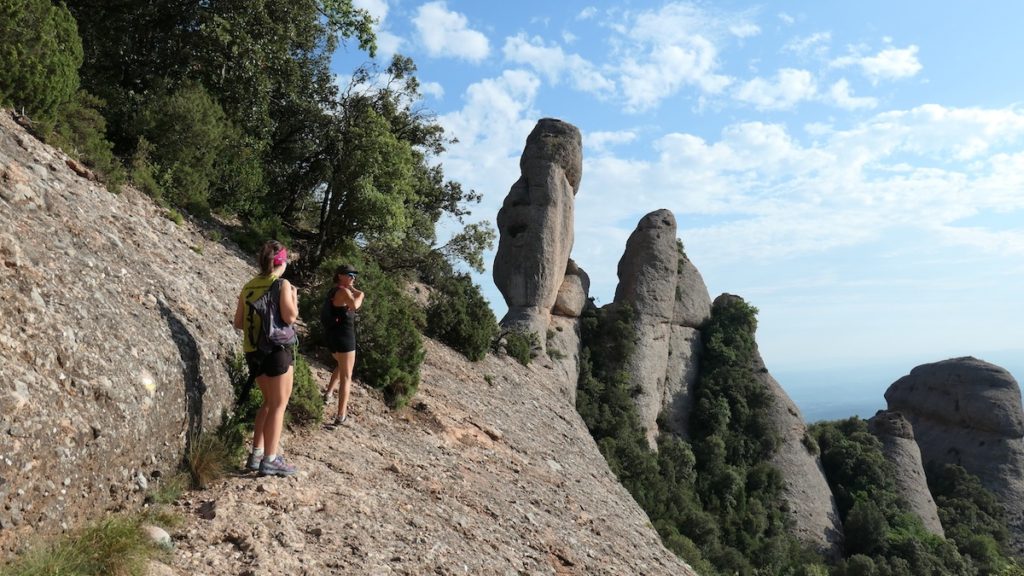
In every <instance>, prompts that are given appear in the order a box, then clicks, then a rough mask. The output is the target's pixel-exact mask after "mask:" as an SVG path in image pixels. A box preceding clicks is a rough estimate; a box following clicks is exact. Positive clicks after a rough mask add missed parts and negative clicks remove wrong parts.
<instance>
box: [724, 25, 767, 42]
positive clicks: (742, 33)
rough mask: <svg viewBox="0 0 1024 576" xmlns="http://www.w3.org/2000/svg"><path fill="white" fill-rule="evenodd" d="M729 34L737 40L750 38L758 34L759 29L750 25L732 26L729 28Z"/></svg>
mask: <svg viewBox="0 0 1024 576" xmlns="http://www.w3.org/2000/svg"><path fill="white" fill-rule="evenodd" d="M729 32H731V33H732V35H733V36H735V37H737V38H750V37H752V36H757V35H758V34H760V33H761V28H760V27H759V26H758V25H757V24H751V23H744V24H734V25H732V26H729Z"/></svg>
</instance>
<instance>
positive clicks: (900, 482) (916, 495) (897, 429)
mask: <svg viewBox="0 0 1024 576" xmlns="http://www.w3.org/2000/svg"><path fill="white" fill-rule="evenodd" d="M868 430H870V431H871V433H872V434H874V435H875V437H876V438H878V439H879V440H880V441H881V442H882V452H883V453H884V454H885V457H886V458H887V459H888V460H889V461H890V462H892V463H893V464H894V465H895V467H896V488H897V489H898V490H899V493H900V496H902V497H903V498H904V499H905V500H906V501H907V503H908V504H909V505H910V509H911V511H913V512H914V514H916V515H917V516H918V517H919V518H920V519H921V521H922V522H923V523H924V527H925V529H926V530H928V531H929V532H931V533H932V534H936V535H939V536H945V532H944V531H943V529H942V522H940V521H939V511H938V508H936V506H935V500H934V499H932V494H931V491H929V490H928V480H927V478H926V477H925V475H924V464H923V463H922V461H921V449H920V448H918V446H917V442H916V441H915V440H914V429H913V427H912V426H911V425H910V422H909V421H907V419H906V418H904V417H903V415H902V414H900V413H899V412H890V411H886V410H879V411H878V413H877V414H875V415H874V416H873V417H872V418H871V419H870V420H868Z"/></svg>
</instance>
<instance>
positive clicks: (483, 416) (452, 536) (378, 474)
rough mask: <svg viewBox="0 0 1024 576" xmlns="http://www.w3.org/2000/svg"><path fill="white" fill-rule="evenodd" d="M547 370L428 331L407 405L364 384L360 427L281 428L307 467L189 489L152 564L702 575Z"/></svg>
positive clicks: (250, 570)
mask: <svg viewBox="0 0 1024 576" xmlns="http://www.w3.org/2000/svg"><path fill="white" fill-rule="evenodd" d="M552 371H553V370H551V369H549V368H544V367H542V366H539V365H537V364H531V366H530V367H529V368H524V367H522V366H520V365H519V364H517V363H516V362H515V361H511V360H510V359H508V358H499V357H495V356H491V355H489V356H488V357H487V358H485V359H484V360H482V361H480V362H478V363H469V362H467V361H466V360H465V359H464V358H463V357H462V356H460V355H459V354H457V353H455V352H453V351H452V350H450V349H448V348H446V347H444V346H441V345H439V344H436V343H433V342H429V341H428V342H427V358H426V362H425V364H424V366H423V384H422V385H421V388H420V391H419V393H418V394H417V396H416V398H415V399H414V400H413V402H412V405H411V407H409V408H407V409H405V410H403V411H401V412H397V413H396V412H392V411H390V410H388V409H387V408H386V407H384V405H383V404H382V402H381V401H380V400H379V398H378V397H377V396H376V394H375V393H374V392H373V391H369V392H368V391H367V390H366V389H364V388H363V387H361V386H359V385H357V386H356V387H355V388H354V395H353V403H352V414H353V417H352V418H351V420H352V423H351V424H350V425H348V426H345V427H342V428H339V429H337V430H326V429H322V430H321V429H317V430H311V431H309V432H306V433H302V434H300V435H297V436H295V435H290V434H289V435H286V438H285V440H286V443H287V446H286V451H287V453H288V456H289V458H290V460H291V461H292V462H294V463H295V464H296V465H297V466H298V467H299V468H300V473H299V474H298V475H297V476H295V477H292V478H288V479H276V478H274V479H263V478H258V477H256V476H250V475H241V476H238V477H234V478H230V479H228V480H226V481H224V482H222V483H220V484H218V485H217V486H214V487H212V488H210V489H209V490H206V491H203V492H194V493H191V494H190V495H189V497H188V498H187V500H185V501H182V502H181V503H180V505H179V509H180V511H181V512H182V513H183V515H184V516H185V517H186V518H187V521H186V523H185V525H184V526H182V527H180V528H178V529H177V530H176V532H175V545H176V553H175V555H174V559H173V562H172V563H171V566H169V567H168V566H160V567H154V570H153V573H154V574H182V575H184V574H207V575H210V576H213V575H219V574H224V575H232V576H234V575H237V574H261V575H263V574H267V575H277V574H281V575H284V574H288V575H294V574H310V575H313V574H330V573H334V574H410V575H411V574H580V575H583V574H608V575H621V574H652V575H656V574H666V575H667V574H673V575H686V574H694V572H693V571H692V570H691V569H690V568H689V567H688V566H686V565H685V564H684V563H683V562H682V561H680V560H678V559H677V558H676V557H674V556H673V555H672V554H671V553H670V552H668V551H667V550H665V549H664V548H663V547H662V545H661V544H660V542H659V540H658V537H657V535H656V534H655V532H654V530H653V529H652V528H651V527H650V525H649V522H648V520H647V517H646V516H645V515H644V513H643V512H642V511H641V510H640V509H639V508H638V507H637V505H636V504H635V503H634V502H633V500H632V499H631V498H630V496H629V494H628V493H627V492H626V491H625V489H623V488H622V487H621V485H619V484H618V483H617V481H616V480H615V477H614V476H613V475H612V474H611V472H610V471H609V470H608V468H607V466H606V465H605V463H604V459H603V457H602V456H601V454H600V453H599V452H598V451H597V447H596V446H595V445H594V443H593V442H592V441H591V440H590V437H589V435H588V433H587V430H586V428H585V427H584V426H583V423H582V422H581V420H580V419H579V417H578V416H577V415H576V413H575V412H574V411H573V410H571V407H569V406H568V405H567V404H565V403H560V402H553V401H552V398H555V397H556V396H557V389H556V388H555V384H554V383H553V382H551V380H550V374H551V373H552ZM319 376H320V378H321V379H322V380H323V382H324V383H326V376H327V375H326V373H320V374H319Z"/></svg>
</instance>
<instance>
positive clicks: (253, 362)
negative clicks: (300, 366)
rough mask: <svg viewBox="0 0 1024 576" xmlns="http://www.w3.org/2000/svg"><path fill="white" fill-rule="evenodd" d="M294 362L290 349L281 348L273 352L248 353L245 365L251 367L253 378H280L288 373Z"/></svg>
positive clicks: (250, 373)
mask: <svg viewBox="0 0 1024 576" xmlns="http://www.w3.org/2000/svg"><path fill="white" fill-rule="evenodd" d="M292 362H293V359H292V349H291V348H290V347H284V348H279V349H278V350H275V351H273V352H270V353H267V352H260V351H258V350H257V351H256V352H246V353H245V363H246V364H247V365H248V366H249V375H251V376H257V377H259V376H270V377H273V376H280V375H281V374H284V373H285V372H287V371H288V368H290V367H291V365H292Z"/></svg>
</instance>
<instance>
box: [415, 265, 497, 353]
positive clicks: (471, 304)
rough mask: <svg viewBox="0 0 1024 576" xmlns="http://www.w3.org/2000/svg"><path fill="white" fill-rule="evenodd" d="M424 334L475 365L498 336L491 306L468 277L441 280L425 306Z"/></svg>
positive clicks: (459, 276) (457, 276) (463, 275)
mask: <svg viewBox="0 0 1024 576" xmlns="http://www.w3.org/2000/svg"><path fill="white" fill-rule="evenodd" d="M426 315H427V327H426V330H427V334H428V335H429V336H432V337H434V338H437V339H438V340H440V341H441V342H444V343H445V344H447V345H448V346H451V347H452V348H454V349H456V350H458V351H459V352H461V353H462V354H463V355H464V356H465V357H466V358H469V359H470V360H472V361H474V362H476V361H477V360H481V359H483V357H484V356H485V355H486V354H487V349H488V348H489V347H490V345H491V342H492V341H493V340H494V338H495V336H497V334H498V323H497V320H496V319H495V318H494V313H493V312H492V311H491V307H490V305H489V304H488V303H487V300H486V299H485V298H484V296H483V294H481V293H480V287H479V286H477V285H476V284H473V281H472V280H471V279H470V277H469V275H467V274H457V275H454V276H450V277H446V278H442V279H440V281H439V282H438V283H437V284H435V285H434V292H432V293H431V295H430V303H429V304H428V306H427V311H426Z"/></svg>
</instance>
